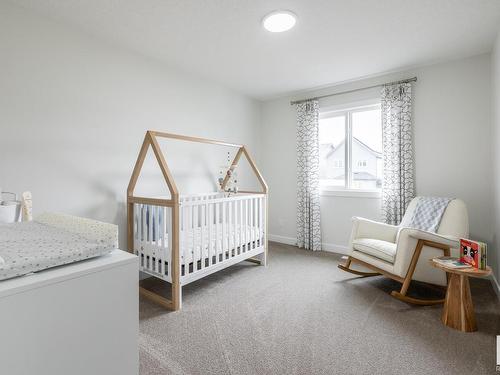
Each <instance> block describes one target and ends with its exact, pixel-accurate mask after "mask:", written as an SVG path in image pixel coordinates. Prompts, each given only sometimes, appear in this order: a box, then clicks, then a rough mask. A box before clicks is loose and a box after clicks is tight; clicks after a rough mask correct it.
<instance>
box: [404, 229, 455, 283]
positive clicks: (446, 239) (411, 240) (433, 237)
mask: <svg viewBox="0 0 500 375" xmlns="http://www.w3.org/2000/svg"><path fill="white" fill-rule="evenodd" d="M397 237H398V238H397V250H396V259H395V261H394V272H395V273H396V274H398V275H400V276H403V277H404V275H406V272H407V270H408V267H409V265H410V262H411V259H412V257H413V254H414V253H415V248H416V246H417V243H418V240H426V241H430V242H435V243H438V244H440V245H444V246H449V247H450V248H458V247H459V246H460V240H459V239H458V238H456V237H452V236H444V235H442V234H437V233H433V232H426V231H424V230H419V229H413V228H408V227H403V228H400V230H399V233H398V236H397ZM422 251H423V253H424V254H425V256H424V257H427V258H428V259H430V258H431V257H434V256H442V255H444V252H443V250H441V249H434V248H432V247H428V246H424V249H423V250H422ZM421 256H422V255H421ZM426 260H427V259H426Z"/></svg>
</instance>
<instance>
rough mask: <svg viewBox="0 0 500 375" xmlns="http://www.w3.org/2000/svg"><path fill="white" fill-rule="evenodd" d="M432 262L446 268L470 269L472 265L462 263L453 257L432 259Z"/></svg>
mask: <svg viewBox="0 0 500 375" xmlns="http://www.w3.org/2000/svg"><path fill="white" fill-rule="evenodd" d="M432 261H433V262H435V263H438V264H441V265H443V266H445V267H448V268H472V265H470V264H468V263H462V262H461V261H460V259H459V258H455V257H438V258H434V259H432Z"/></svg>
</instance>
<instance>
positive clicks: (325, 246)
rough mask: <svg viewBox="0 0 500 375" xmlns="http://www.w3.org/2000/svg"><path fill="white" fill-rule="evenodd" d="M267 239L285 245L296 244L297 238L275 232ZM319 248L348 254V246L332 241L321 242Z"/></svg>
mask: <svg viewBox="0 0 500 375" xmlns="http://www.w3.org/2000/svg"><path fill="white" fill-rule="evenodd" d="M268 239H269V241H274V242H279V243H283V244H286V245H292V246H297V239H295V238H293V237H286V236H279V235H277V234H270V235H269V236H268ZM321 249H322V250H323V251H327V252H329V253H337V254H344V255H346V254H348V252H349V248H348V247H347V246H343V245H336V244H332V243H326V242H323V243H322V244H321Z"/></svg>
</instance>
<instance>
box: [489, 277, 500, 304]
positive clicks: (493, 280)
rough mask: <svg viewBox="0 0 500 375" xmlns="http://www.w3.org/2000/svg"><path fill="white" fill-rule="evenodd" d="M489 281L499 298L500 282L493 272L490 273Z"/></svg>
mask: <svg viewBox="0 0 500 375" xmlns="http://www.w3.org/2000/svg"><path fill="white" fill-rule="evenodd" d="M490 281H491V285H492V286H493V290H494V291H495V292H496V294H497V297H498V299H500V284H499V283H498V280H497V278H496V277H495V275H494V274H493V273H492V274H491V275H490Z"/></svg>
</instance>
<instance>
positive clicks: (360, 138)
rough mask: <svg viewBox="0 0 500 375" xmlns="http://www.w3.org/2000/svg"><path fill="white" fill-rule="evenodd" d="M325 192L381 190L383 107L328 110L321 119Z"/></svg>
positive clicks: (320, 132) (370, 106)
mask: <svg viewBox="0 0 500 375" xmlns="http://www.w3.org/2000/svg"><path fill="white" fill-rule="evenodd" d="M319 140H320V186H321V189H322V190H323V191H339V190H343V191H345V190H352V191H361V190H363V191H379V190H380V189H381V187H382V121H381V110H380V104H371V105H364V106H356V107H355V106H353V107H348V108H346V109H342V110H336V111H325V112H322V113H321V115H320V120H319Z"/></svg>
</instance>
